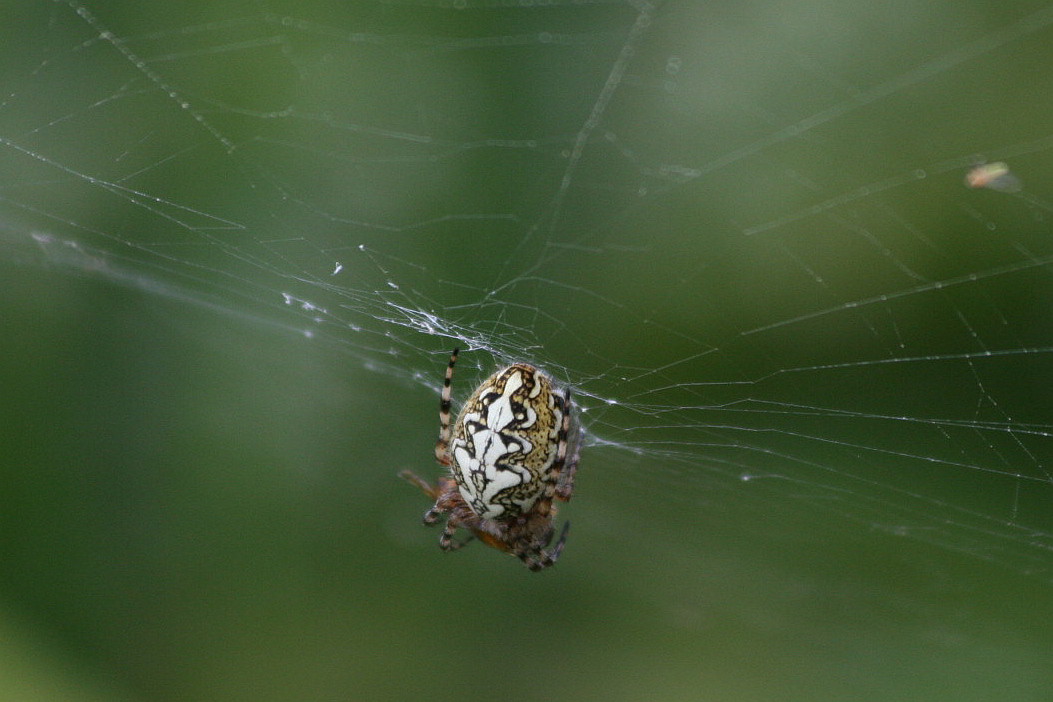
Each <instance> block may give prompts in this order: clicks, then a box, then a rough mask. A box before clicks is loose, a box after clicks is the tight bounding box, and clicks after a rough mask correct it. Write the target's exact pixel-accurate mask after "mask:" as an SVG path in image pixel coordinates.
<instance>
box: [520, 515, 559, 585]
mask: <svg viewBox="0 0 1053 702" xmlns="http://www.w3.org/2000/svg"><path fill="white" fill-rule="evenodd" d="M568 531H570V522H569V521H568V522H564V523H563V531H562V532H561V533H560V535H559V541H557V542H556V547H555V548H553V549H552V550H551V551H538V552H536V555H535V553H531V552H524V553H520V554H517V555H518V556H519V558H520V559H521V560H522V561H523V563H524V564H526V567H527V568H529V569H530V570H532V571H534V572H535V573H536V572H537V571H539V570H543V569H545V568H548V567H549V566H550V565H552V564H554V563H555V562H556V561H557V560H559V554H561V553H563V544H565V543H566V542H567V532H568ZM549 538H551V535H550V537H549Z"/></svg>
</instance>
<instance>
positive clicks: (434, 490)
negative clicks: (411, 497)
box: [399, 470, 439, 500]
mask: <svg viewBox="0 0 1053 702" xmlns="http://www.w3.org/2000/svg"><path fill="white" fill-rule="evenodd" d="M399 477H400V478H402V479H403V480H405V481H406V482H408V483H412V484H413V485H416V486H417V487H418V488H420V489H421V491H423V492H424V494H426V495H427V496H428V497H430V498H432V499H433V500H434V499H436V498H437V497H438V496H439V488H438V487H435V486H433V485H432V484H431V483H429V482H428V481H427V480H425V479H424V478H422V477H420V476H419V475H417V474H416V473H414V472H413V471H411V470H400V471H399Z"/></svg>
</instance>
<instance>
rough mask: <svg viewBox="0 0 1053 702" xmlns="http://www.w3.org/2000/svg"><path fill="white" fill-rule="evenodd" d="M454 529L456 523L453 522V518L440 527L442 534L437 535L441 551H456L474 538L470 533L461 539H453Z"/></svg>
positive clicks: (455, 529)
mask: <svg viewBox="0 0 1053 702" xmlns="http://www.w3.org/2000/svg"><path fill="white" fill-rule="evenodd" d="M456 531H457V525H456V524H454V523H453V520H450V521H448V522H446V526H444V527H443V529H442V534H440V535H439V548H441V549H442V550H443V551H456V550H457V549H459V548H461V547H462V546H464V545H465V544H467V543H468V542H469V541H471V540H472V539H474V538H475V537H474V536H471V535H470V536H468V538H466V539H464V540H463V541H454V540H453V535H454V533H455V532H456Z"/></svg>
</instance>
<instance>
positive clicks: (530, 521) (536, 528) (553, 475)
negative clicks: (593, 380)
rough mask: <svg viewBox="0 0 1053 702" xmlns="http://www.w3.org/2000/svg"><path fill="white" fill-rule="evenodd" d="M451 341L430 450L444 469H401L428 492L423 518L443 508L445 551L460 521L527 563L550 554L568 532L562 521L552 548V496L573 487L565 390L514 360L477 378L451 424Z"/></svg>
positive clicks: (543, 562)
mask: <svg viewBox="0 0 1053 702" xmlns="http://www.w3.org/2000/svg"><path fill="white" fill-rule="evenodd" d="M456 363H457V349H454V350H453V354H452V355H451V356H450V363H449V365H448V366H447V368H446V378H445V380H444V381H443V388H442V401H441V403H440V404H439V424H440V431H439V440H438V441H437V442H436V444H435V458H436V459H438V461H439V463H441V464H442V465H444V466H446V467H448V468H449V469H450V476H448V477H447V476H444V477H442V478H439V481H438V484H436V485H431V484H429V483H428V482H427V481H426V480H424V479H423V478H420V477H418V476H416V475H415V474H413V473H412V472H410V471H402V473H400V475H401V476H402V477H403V478H405V479H406V480H408V481H410V482H411V483H413V484H414V485H416V486H417V487H419V488H420V489H421V490H423V491H424V492H425V493H427V494H428V495H429V496H430V497H432V498H433V499H434V500H435V505H434V506H433V507H432V508H431V509H429V510H428V511H427V512H426V513H425V514H424V523H425V524H435V523H436V522H438V521H439V519H440V518H441V517H442V515H443V514H447V515H449V516H448V517H447V519H446V526H445V527H444V528H443V530H442V536H440V537H439V546H440V547H441V548H442V549H443V550H444V551H452V550H454V549H457V548H460V547H461V546H463V545H464V544H465V543H467V540H466V541H460V542H455V541H454V540H453V535H454V532H456V531H457V529H458V528H462V529H467V530H468V531H470V532H471V533H472V534H473V535H474V536H475V537H476V538H478V539H479V540H480V541H482V542H483V543H485V544H487V545H488V546H492V547H494V548H497V549H500V550H502V551H507V552H508V553H511V554H513V555H515V556H517V557H518V558H520V559H521V560H522V561H523V563H525V564H526V566H527V567H528V568H530V569H531V570H541V569H542V568H547V567H548V566H550V565H552V564H553V563H555V562H556V559H558V558H559V554H560V553H561V552H562V551H563V544H564V543H565V542H566V540H567V529H568V528H569V527H570V523H569V522H568V523H566V524H564V526H563V532H562V534H561V535H560V538H559V541H558V542H556V545H555V547H553V548H552V550H551V551H548V550H546V549H547V548H548V545H549V544H550V543H551V542H552V535H553V527H552V520H553V518H554V517H555V515H556V508H555V507H554V506H553V505H552V501H553V500H561V501H564V502H566V501H567V500H569V499H570V496H571V493H572V492H573V490H574V473H575V471H576V470H577V467H578V460H577V455H576V454H575V455H574V456H572V457H571V458H570V459H569V460H568V458H567V437H568V435H569V434H570V426H571V416H570V415H571V406H572V405H571V402H570V391H569V390H558V389H557V388H556V387H555V385H554V384H553V382H552V379H551V378H549V377H548V376H547V375H545V374H544V373H542V372H541V371H539V370H538V369H537V368H534V367H533V366H529V365H527V364H525V363H516V364H513V365H511V366H508V367H507V368H503V369H501V370H499V371H497V372H496V373H494V374H493V375H491V376H490V377H489V378H487V379H486V380H484V381H483V382H482V384H481V385H479V387H478V388H476V389H475V392H474V393H472V396H471V397H470V398H468V401H467V402H465V403H464V406H463V407H462V408H461V412H460V414H458V415H457V421H456V422H454V424H453V427H452V428H451V426H450V406H451V404H452V399H451V398H452V389H451V381H452V380H453V367H454V364H456Z"/></svg>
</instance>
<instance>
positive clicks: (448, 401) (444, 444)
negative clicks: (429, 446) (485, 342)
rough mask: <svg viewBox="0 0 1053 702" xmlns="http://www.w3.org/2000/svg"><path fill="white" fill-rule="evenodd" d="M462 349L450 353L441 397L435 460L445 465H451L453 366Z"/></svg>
mask: <svg viewBox="0 0 1053 702" xmlns="http://www.w3.org/2000/svg"><path fill="white" fill-rule="evenodd" d="M459 351H460V349H457V348H454V350H453V353H452V354H450V363H449V365H447V366H446V377H445V378H443V380H442V396H441V398H440V399H439V440H438V441H436V442H435V460H437V461H438V462H439V463H441V464H442V465H444V466H449V465H450V464H451V463H452V461H451V460H450V407H451V405H452V404H453V389H452V388H451V387H450V385H451V383H452V382H453V367H454V365H456V363H457V353H458V352H459Z"/></svg>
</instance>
